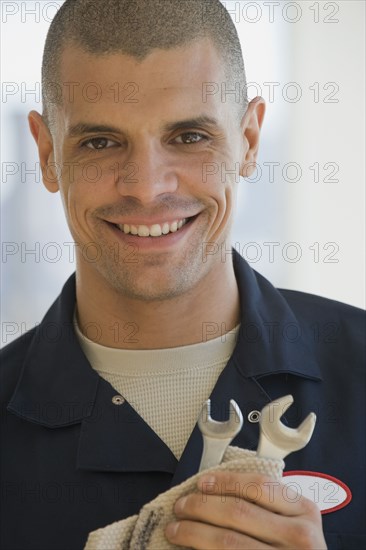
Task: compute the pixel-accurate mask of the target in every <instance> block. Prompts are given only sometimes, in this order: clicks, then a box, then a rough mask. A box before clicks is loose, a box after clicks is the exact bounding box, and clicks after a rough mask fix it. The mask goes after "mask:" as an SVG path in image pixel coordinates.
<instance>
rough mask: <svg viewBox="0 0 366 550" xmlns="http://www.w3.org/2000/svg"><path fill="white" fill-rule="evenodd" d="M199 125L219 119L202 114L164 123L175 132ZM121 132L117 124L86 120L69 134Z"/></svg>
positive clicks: (213, 124) (215, 122) (216, 123)
mask: <svg viewBox="0 0 366 550" xmlns="http://www.w3.org/2000/svg"><path fill="white" fill-rule="evenodd" d="M197 126H206V127H215V128H218V127H219V123H218V121H217V120H216V119H215V118H213V117H210V116H207V115H201V116H198V117H195V118H191V119H187V120H180V121H177V122H168V123H167V124H164V126H163V131H164V132H174V131H175V130H185V129H188V128H196V127H197ZM120 132H121V129H120V128H117V127H116V126H109V125H105V124H90V123H86V122H78V123H77V124H74V125H73V126H70V128H69V130H68V132H67V135H68V137H71V138H72V137H79V136H82V135H85V134H93V133H95V134H97V133H98V134H103V133H114V134H119V133H120Z"/></svg>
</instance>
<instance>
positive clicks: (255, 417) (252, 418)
mask: <svg viewBox="0 0 366 550" xmlns="http://www.w3.org/2000/svg"><path fill="white" fill-rule="evenodd" d="M260 417H261V413H260V412H259V411H251V412H250V413H249V414H248V420H249V422H252V423H255V422H259V419H260Z"/></svg>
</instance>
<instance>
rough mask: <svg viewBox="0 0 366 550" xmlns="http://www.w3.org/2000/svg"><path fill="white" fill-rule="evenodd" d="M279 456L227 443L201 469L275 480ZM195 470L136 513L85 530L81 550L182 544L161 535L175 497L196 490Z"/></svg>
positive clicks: (146, 549)
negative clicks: (216, 463)
mask: <svg viewBox="0 0 366 550" xmlns="http://www.w3.org/2000/svg"><path fill="white" fill-rule="evenodd" d="M283 468H284V462H283V460H275V459H269V458H259V457H257V455H256V453H255V452H254V451H248V450H245V449H240V448H239V447H233V446H229V447H228V448H227V449H226V452H225V454H224V458H223V460H222V462H221V464H220V465H219V466H215V467H213V468H208V469H207V470H205V471H204V473H205V474H206V473H209V472H213V471H218V470H228V471H236V472H242V473H250V472H253V473H254V472H256V473H261V474H265V475H268V476H270V477H272V478H273V479H274V480H275V481H279V480H280V479H281V477H282V472H283ZM202 475H203V472H199V473H198V474H195V475H194V476H192V477H190V478H188V479H186V480H185V481H184V482H183V483H181V484H180V485H177V486H175V487H172V489H169V490H168V491H166V492H165V493H162V494H160V495H159V496H157V497H156V498H155V499H154V500H152V501H151V502H148V503H147V504H145V506H143V507H142V508H141V510H140V513H139V514H136V515H134V516H130V517H129V518H126V519H123V520H121V521H116V522H115V523H112V524H111V525H107V526H106V527H103V528H101V529H97V530H96V531H92V532H91V533H89V537H88V540H87V543H86V546H85V547H84V550H131V549H132V550H172V549H178V548H182V547H181V546H176V545H173V544H171V543H170V542H168V540H167V539H166V538H165V535H164V529H165V526H166V525H167V524H168V523H169V522H171V521H175V520H176V519H177V518H176V516H175V515H174V512H173V507H174V504H175V502H176V500H178V498H180V497H182V496H184V495H187V494H188V493H192V492H199V490H198V488H197V485H196V483H197V480H198V479H199V478H200V477H201V476H202Z"/></svg>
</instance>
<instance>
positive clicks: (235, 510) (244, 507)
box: [231, 498, 250, 522]
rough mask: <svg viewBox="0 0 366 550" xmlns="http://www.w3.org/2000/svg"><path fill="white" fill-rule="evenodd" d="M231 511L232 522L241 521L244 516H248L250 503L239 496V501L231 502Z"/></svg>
mask: <svg viewBox="0 0 366 550" xmlns="http://www.w3.org/2000/svg"><path fill="white" fill-rule="evenodd" d="M231 512H232V518H233V520H234V522H242V521H243V519H244V518H248V515H249V513H250V503H249V502H247V501H246V500H244V499H242V498H241V499H240V500H239V502H235V503H234V504H233V507H232V511H231Z"/></svg>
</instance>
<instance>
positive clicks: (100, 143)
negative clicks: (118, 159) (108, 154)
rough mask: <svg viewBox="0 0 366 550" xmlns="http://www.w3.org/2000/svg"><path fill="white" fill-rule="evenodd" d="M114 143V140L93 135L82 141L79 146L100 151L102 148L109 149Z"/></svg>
mask: <svg viewBox="0 0 366 550" xmlns="http://www.w3.org/2000/svg"><path fill="white" fill-rule="evenodd" d="M115 145H116V142H115V141H112V140H111V139H108V138H105V137H95V138H91V139H87V140H86V141H84V142H83V143H82V144H81V146H82V147H86V148H87V149H92V150H93V151H101V150H102V149H109V148H110V147H113V146H115Z"/></svg>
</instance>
